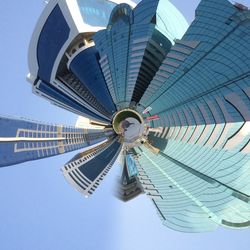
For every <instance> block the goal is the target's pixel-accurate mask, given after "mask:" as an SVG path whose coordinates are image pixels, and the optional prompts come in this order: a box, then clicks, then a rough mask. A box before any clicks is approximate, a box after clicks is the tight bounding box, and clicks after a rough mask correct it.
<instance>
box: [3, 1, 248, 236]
mask: <svg viewBox="0 0 250 250" xmlns="http://www.w3.org/2000/svg"><path fill="white" fill-rule="evenodd" d="M249 29H250V11H249V10H248V8H247V7H246V6H244V5H241V4H237V3H235V4H232V3H230V2H229V1H227V0H220V1H215V0H201V2H200V4H199V6H198V8H197V9H196V12H195V20H194V21H193V22H192V24H191V25H190V26H188V24H187V22H186V21H185V18H184V17H183V16H182V14H181V13H180V12H179V11H178V10H177V9H176V8H175V7H174V6H173V5H172V4H171V3H170V2H169V1H168V0H142V1H141V2H140V3H139V4H138V5H137V6H136V5H135V4H134V3H133V2H132V1H129V0H127V1H125V0H124V1H123V0H122V1H117V0H100V1H94V0H61V1H58V0H51V1H50V2H49V4H48V5H47V6H46V8H45V10H44V12H43V13H42V15H41V17H40V19H39V21H38V23H37V26H36V28H35V31H34V34H33V36H32V39H31V43H30V48H29V68H30V73H29V74H28V80H29V81H30V82H31V84H32V89H33V92H34V93H35V94H37V95H38V96H41V97H44V98H45V99H47V100H49V101H50V102H51V103H53V104H55V105H57V106H60V107H62V108H64V109H67V110H69V111H72V112H74V113H76V114H78V115H81V116H85V117H87V118H89V119H90V120H92V121H93V123H94V124H97V125H98V124H100V125H102V126H104V129H102V130H95V131H93V130H89V131H87V130H83V129H79V128H78V129H76V128H74V129H73V128H72V129H73V130H72V131H71V130H70V129H68V130H67V129H66V128H65V129H64V128H63V127H56V126H45V125H41V124H34V123H29V122H24V121H22V122H21V121H19V120H14V119H9V120H8V119H6V118H2V119H0V127H1V126H2V127H3V128H4V127H6V126H8V125H7V123H8V124H9V126H8V129H7V130H6V131H5V132H4V133H3V135H1V136H0V147H1V148H2V149H3V150H4V152H5V154H4V157H2V158H0V159H1V160H0V166H6V165H11V164H16V163H19V162H23V161H26V160H34V159H39V158H42V157H47V156H52V155H56V154H59V153H64V152H66V151H70V150H74V149H78V148H85V149H84V151H83V152H82V153H79V154H77V155H76V156H75V157H74V158H73V159H72V160H70V161H69V162H68V163H66V164H65V166H64V167H63V168H62V173H63V175H64V176H65V178H66V180H67V181H68V182H69V183H70V184H71V185H72V186H73V187H74V188H75V189H76V190H78V191H79V192H81V193H82V194H83V195H84V196H86V197H88V196H90V195H92V194H93V192H94V191H95V189H96V188H97V187H98V186H99V184H100V182H101V181H102V180H103V178H104V177H105V175H106V174H107V173H108V171H109V169H110V168H111V166H112V165H113V164H114V162H115V161H116V159H117V158H119V159H122V160H121V162H122V164H121V165H122V171H121V180H120V182H119V192H118V196H119V198H120V199H122V200H123V201H128V200H131V199H133V198H136V197H137V196H138V195H140V194H144V193H145V194H146V195H147V196H148V197H149V198H150V199H151V200H152V202H153V204H154V205H155V208H156V211H157V213H158V214H159V217H160V218H161V220H162V222H163V224H164V225H166V226H167V227H169V228H171V229H174V230H177V231H181V232H206V231H211V230H214V229H215V228H217V227H218V226H225V227H230V228H245V227H249V226H250V182H249V175H250V158H249V157H250V66H249V65H250V44H249V40H250V33H249ZM117 117H118V118H119V119H118V118H117ZM40 126H42V127H40ZM40 128H41V129H40ZM3 131H4V130H3ZM117 131H118V132H117ZM68 133H70V134H68ZM41 141H42V142H41ZM39 143H42V144H39ZM97 143H98V144H97ZM39 145H40V146H41V147H42V148H41V149H40V148H38V146H39ZM91 145H92V146H93V147H92V148H87V147H88V146H91ZM40 146H39V147H40ZM50 147H53V148H54V151H50ZM20 148H22V149H25V150H21V151H22V152H23V153H20V152H16V150H17V149H20ZM27 149H29V150H30V151H31V150H32V153H30V154H28V153H24V152H27ZM19 151H20V150H19ZM48 152H49V153H48Z"/></svg>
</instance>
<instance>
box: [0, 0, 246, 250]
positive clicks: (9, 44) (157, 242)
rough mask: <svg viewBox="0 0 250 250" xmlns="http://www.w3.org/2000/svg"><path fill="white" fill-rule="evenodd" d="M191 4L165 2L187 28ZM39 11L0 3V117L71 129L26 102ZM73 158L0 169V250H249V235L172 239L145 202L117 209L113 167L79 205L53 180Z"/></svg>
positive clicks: (53, 111)
mask: <svg viewBox="0 0 250 250" xmlns="http://www.w3.org/2000/svg"><path fill="white" fill-rule="evenodd" d="M218 1H219V0H218ZM198 2H199V1H198V0H172V3H174V4H175V5H176V6H177V7H178V8H179V9H180V10H181V11H182V13H183V14H184V16H185V17H186V18H187V20H188V21H189V22H191V21H192V19H193V16H194V10H195V7H196V6H197V4H198ZM241 2H242V3H245V4H246V5H248V6H250V0H244V1H241ZM43 8H44V4H43V1H42V0H26V1H18V0H15V1H7V0H6V1H4V0H2V1H0V32H1V42H0V45H1V46H0V54H1V58H2V59H1V60H0V68H1V83H0V84H1V91H0V114H8V115H15V116H23V117H30V118H33V119H36V120H40V121H44V122H55V123H57V124H58V123H63V124H68V125H73V124H74V123H75V121H76V118H77V117H76V115H74V114H71V113H69V112H67V111H64V110H62V109H59V108H57V107H55V106H53V105H51V104H49V102H47V101H45V100H43V99H41V98H39V97H37V96H35V95H33V94H32V93H31V85H30V84H29V83H27V82H26V80H25V76H26V74H27V73H28V67H27V50H28V44H29V40H30V37H31V34H32V30H33V28H34V26H35V23H36V21H37V19H38V17H39V15H40V13H41V11H42V9H43ZM74 154H75V153H69V154H65V155H62V156H58V157H52V158H47V159H44V160H41V161H34V162H28V163H24V164H20V165H16V166H12V167H8V168H2V169H0V201H1V205H0V250H58V249H60V250H167V249H168V250H175V249H176V250H198V249H199V250H201V249H202V250H204V249H205V250H211V249H213V250H217V249H227V250H236V249H240V250H249V249H250V247H249V246H250V229H247V230H229V229H222V228H220V229H218V230H217V231H215V232H212V233H206V234H183V233H178V232H174V231H172V230H170V229H168V228H166V227H164V226H162V225H161V222H160V219H159V218H158V216H157V214H156V212H155V209H154V207H153V205H152V203H151V201H150V200H149V199H147V197H145V195H144V196H140V197H139V198H137V199H136V200H134V201H131V202H129V203H122V202H120V201H119V200H117V199H116V198H115V197H114V196H113V194H112V192H113V186H114V185H115V181H116V178H117V176H118V173H119V167H118V166H114V167H113V168H112V170H111V172H110V173H109V175H108V176H107V178H105V179H104V181H103V183H102V184H101V185H100V187H99V188H98V189H97V190H96V193H95V194H94V195H93V196H92V197H91V198H89V199H85V198H83V197H82V196H81V194H80V193H78V192H76V191H75V190H74V189H73V188H72V187H71V186H70V185H69V184H68V183H67V182H66V181H65V180H64V178H63V176H62V174H61V173H60V167H61V166H63V164H64V163H65V162H67V161H68V160H69V159H70V158H71V157H73V155H74Z"/></svg>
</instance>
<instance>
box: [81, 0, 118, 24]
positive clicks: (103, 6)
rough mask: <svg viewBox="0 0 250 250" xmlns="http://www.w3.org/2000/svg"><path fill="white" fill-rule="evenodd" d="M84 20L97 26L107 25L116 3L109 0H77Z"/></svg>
mask: <svg viewBox="0 0 250 250" xmlns="http://www.w3.org/2000/svg"><path fill="white" fill-rule="evenodd" d="M77 3H78V6H79V10H80V12H81V15H82V19H83V22H84V23H86V24H88V25H91V26H97V27H106V26H107V24H108V21H109V16H110V13H111V11H112V10H113V8H114V7H115V6H116V4H115V3H113V2H110V1H107V0H77Z"/></svg>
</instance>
